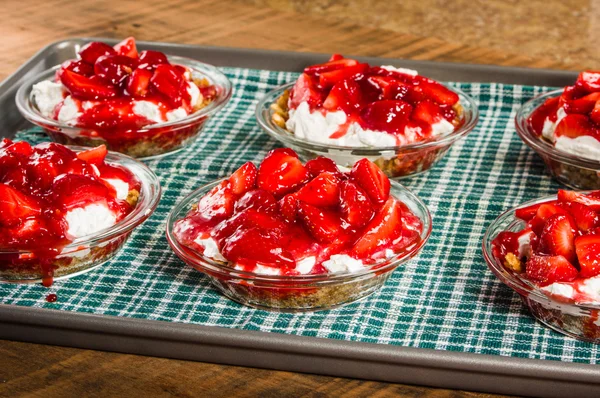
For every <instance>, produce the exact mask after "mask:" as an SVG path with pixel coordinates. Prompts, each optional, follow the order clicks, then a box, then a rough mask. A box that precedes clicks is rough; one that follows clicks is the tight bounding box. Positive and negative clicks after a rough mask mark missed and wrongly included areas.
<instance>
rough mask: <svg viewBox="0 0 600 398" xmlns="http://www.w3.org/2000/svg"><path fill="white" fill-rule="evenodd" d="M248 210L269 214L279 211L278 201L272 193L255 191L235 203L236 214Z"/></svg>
mask: <svg viewBox="0 0 600 398" xmlns="http://www.w3.org/2000/svg"><path fill="white" fill-rule="evenodd" d="M246 209H255V210H259V211H263V212H267V213H271V212H274V211H276V210H277V199H275V197H274V196H273V194H272V193H271V192H267V191H265V190H264V189H253V190H251V191H248V192H246V193H244V195H243V196H242V197H241V198H239V199H238V200H237V202H235V212H236V213H239V212H241V211H243V210H246Z"/></svg>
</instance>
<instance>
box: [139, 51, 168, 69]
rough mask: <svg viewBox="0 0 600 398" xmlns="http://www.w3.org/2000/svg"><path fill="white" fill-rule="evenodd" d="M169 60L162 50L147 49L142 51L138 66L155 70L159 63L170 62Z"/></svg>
mask: <svg viewBox="0 0 600 398" xmlns="http://www.w3.org/2000/svg"><path fill="white" fill-rule="evenodd" d="M168 63H169V60H168V59H167V56H166V55H165V54H164V53H161V52H160V51H153V50H146V51H142V52H140V57H139V64H138V68H140V69H148V70H150V71H153V70H154V69H156V67H157V66H158V65H162V64H168Z"/></svg>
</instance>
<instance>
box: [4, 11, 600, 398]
mask: <svg viewBox="0 0 600 398" xmlns="http://www.w3.org/2000/svg"><path fill="white" fill-rule="evenodd" d="M1 3H2V4H1V5H0V15H2V17H1V18H2V21H1V22H2V23H0V37H2V38H3V41H2V42H0V49H1V51H0V78H5V77H6V76H7V75H8V74H10V73H12V72H13V71H14V70H15V69H16V68H17V67H18V66H19V65H20V64H21V63H23V62H24V61H25V60H26V59H27V58H28V57H30V56H31V55H33V54H34V53H35V52H36V51H37V50H38V49H40V48H41V47H42V46H44V45H45V44H48V43H49V42H52V41H54V40H58V39H62V38H66V37H81V36H100V37H114V38H123V37H126V36H131V35H132V36H135V37H136V38H137V39H139V40H154V41H166V42H174V43H188V44H209V45H217V46H233V47H254V48H266V49H274V50H293V51H315V52H325V53H331V52H340V53H344V54H351V55H370V56H382V57H394V58H412V59H421V60H439V61H454V62H470V63H488V64H499V65H518V66H530V67H540V68H560V69H582V68H593V67H596V68H599V67H600V53H598V52H597V51H595V50H596V49H597V38H598V37H600V0H590V1H575V0H569V1H562V2H556V4H555V3H553V2H548V1H530V2H518V1H503V0H502V1H474V0H453V1H452V2H448V1H443V0H415V1H403V2H397V4H396V3H394V2H389V1H382V2H373V1H367V0H345V1H339V2H337V1H335V2H334V1H328V0H317V1H310V2H309V1H306V0H304V1H303V0H271V1H269V0H255V1H252V2H243V1H223V0H213V1H210V0H172V1H171V0H170V1H165V0H145V1H144V2H138V3H136V2H134V1H129V0H92V1H85V2H83V1H82V2H75V1H71V0H45V1H44V2H43V3H42V2H39V1H30V0H3V1H2V2H1ZM345 394H354V395H359V396H371V395H375V396H386V395H408V396H427V397H449V396H453V397H457V396H461V397H462V396H475V397H484V396H490V395H487V394H478V393H469V392H457V391H448V390H441V389H431V388H425V387H414V386H408V385H399V384H388V383H378V382H369V381H359V380H349V379H342V378H333V377H326V376H316V375H305V374H296V373H290V372H278V371H270V370H261V369H251V368H241V367H234V366H222V365H213V364H205V363H194V362H186V361H179V360H170V359H161V358H149V357H142V356H135V355H124V354H114V353H105V352H97V351H90V350H81V349H74V348H63V347H53V346H44V345H37V344H26V343H17V342H9V341H0V396H17V395H29V396H42V395H43V396H44V397H48V396H84V395H85V396H107V395H109V396H126V395H136V396H138V395H139V396H144V395H147V396H155V395H179V396H201V395H204V396H231V395H243V396H273V397H279V396H320V395H336V396H337V395H345Z"/></svg>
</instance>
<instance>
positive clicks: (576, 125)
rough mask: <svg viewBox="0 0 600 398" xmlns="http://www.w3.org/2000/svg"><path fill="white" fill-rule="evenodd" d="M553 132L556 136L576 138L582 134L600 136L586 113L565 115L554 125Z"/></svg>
mask: <svg viewBox="0 0 600 398" xmlns="http://www.w3.org/2000/svg"><path fill="white" fill-rule="evenodd" d="M554 134H555V135H556V136H557V137H562V136H565V137H568V138H577V137H580V136H584V135H592V136H595V137H599V136H600V132H599V131H598V127H596V126H595V125H594V124H593V123H592V122H591V120H590V118H589V117H588V116H586V115H578V114H571V115H567V116H565V117H564V118H563V119H562V120H561V121H560V122H558V124H557V125H556V130H555V132H554Z"/></svg>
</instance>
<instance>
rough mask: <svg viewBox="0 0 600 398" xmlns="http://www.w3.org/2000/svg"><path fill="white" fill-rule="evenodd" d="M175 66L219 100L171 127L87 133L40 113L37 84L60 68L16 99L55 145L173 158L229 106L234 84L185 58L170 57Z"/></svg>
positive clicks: (26, 84)
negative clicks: (208, 85) (205, 84)
mask: <svg viewBox="0 0 600 398" xmlns="http://www.w3.org/2000/svg"><path fill="white" fill-rule="evenodd" d="M168 58H169V61H170V62H172V63H174V64H179V65H185V66H187V67H188V68H190V69H191V70H192V71H193V72H194V73H195V74H198V75H201V76H202V77H205V78H206V79H208V80H209V81H210V82H211V83H212V84H214V85H215V87H216V88H217V97H216V98H215V99H214V100H213V101H212V102H211V103H209V104H208V105H206V106H205V107H204V108H201V109H199V110H197V111H196V112H194V113H191V114H190V115H188V116H187V117H185V118H183V119H180V120H177V121H174V122H169V123H160V124H151V125H148V126H145V127H143V128H141V129H138V130H128V131H126V132H116V131H114V130H109V129H108V130H99V129H96V130H94V129H88V128H82V127H73V126H69V125H67V124H62V123H60V122H58V121H57V120H54V119H49V118H47V117H45V116H42V114H41V113H40V112H39V111H38V109H37V108H36V106H35V104H34V103H33V101H32V98H31V90H32V87H33V85H34V84H36V83H39V82H41V81H44V80H52V79H53V78H54V74H55V73H56V70H57V69H58V68H59V67H60V65H58V66H55V67H54V68H52V69H48V70H46V71H44V72H42V73H41V74H39V75H37V76H35V77H33V78H31V79H29V80H27V81H26V82H24V83H23V84H22V85H21V87H20V88H19V90H18V91H17V95H16V102H17V107H18V108H19V111H20V112H21V114H22V115H23V117H25V119H27V120H28V121H30V122H31V123H34V124H36V125H38V126H40V127H42V128H43V129H44V130H45V131H46V133H47V134H48V135H49V136H50V137H51V138H52V139H53V140H54V141H56V142H59V143H61V144H65V145H81V146H92V147H93V146H98V145H101V144H104V145H106V146H107V148H108V149H109V150H111V151H115V152H121V153H124V154H126V155H129V156H131V157H134V158H140V159H154V158H158V157H161V156H165V155H170V154H173V153H175V152H176V151H179V150H181V149H183V148H185V146H186V145H188V144H190V143H192V142H193V141H194V140H195V139H196V138H197V137H198V135H199V134H200V132H201V131H202V128H203V127H204V125H205V124H206V122H207V121H208V119H209V118H210V117H211V116H212V115H214V114H215V113H216V112H218V111H219V110H220V109H221V108H223V107H224V106H225V104H227V102H228V101H229V99H230V98H231V93H232V88H231V82H230V81H229V79H227V77H226V76H225V75H224V74H223V73H221V72H220V71H219V70H218V69H217V68H216V67H214V66H212V65H208V64H205V63H202V62H198V61H195V60H192V59H189V58H183V57H174V56H170V57H168Z"/></svg>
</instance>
